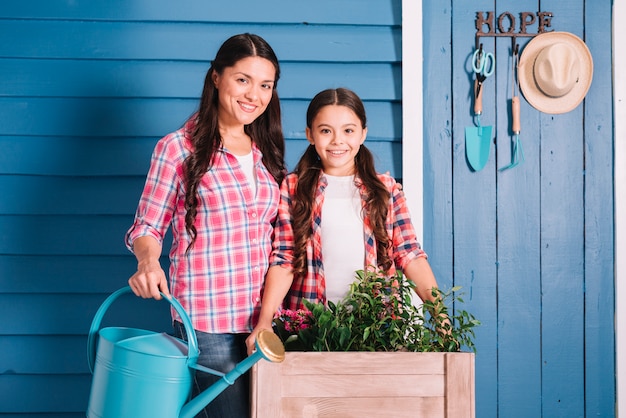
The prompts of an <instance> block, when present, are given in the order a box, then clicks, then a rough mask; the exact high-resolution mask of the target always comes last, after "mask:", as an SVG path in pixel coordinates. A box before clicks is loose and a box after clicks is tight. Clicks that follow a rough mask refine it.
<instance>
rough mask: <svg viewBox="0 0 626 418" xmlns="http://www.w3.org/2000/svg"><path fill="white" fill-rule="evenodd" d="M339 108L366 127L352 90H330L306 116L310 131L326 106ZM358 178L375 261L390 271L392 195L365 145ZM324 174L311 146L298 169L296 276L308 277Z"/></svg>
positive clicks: (358, 162)
mask: <svg viewBox="0 0 626 418" xmlns="http://www.w3.org/2000/svg"><path fill="white" fill-rule="evenodd" d="M330 105H337V106H345V107H347V108H349V109H351V110H352V111H353V112H354V114H355V115H356V116H357V117H358V118H359V120H360V121H361V127H362V128H365V127H366V126H367V120H366V116H365V107H364V106H363V102H362V101H361V99H360V98H359V96H357V95H356V93H354V92H353V91H351V90H348V89H345V88H338V89H328V90H324V91H322V92H320V93H318V94H317V95H316V96H315V97H314V98H313V100H311V103H310V104H309V108H308V109H307V113H306V126H307V127H308V128H309V129H311V128H312V127H313V120H314V119H315V117H316V116H317V114H318V113H319V111H320V110H321V109H322V108H323V107H324V106H330ZM354 163H355V169H356V172H355V175H356V176H357V177H359V178H360V179H361V181H362V182H363V185H364V186H365V188H366V190H367V198H366V202H365V213H364V215H367V216H369V217H370V220H371V224H372V229H373V231H374V237H375V238H376V257H377V262H378V267H380V268H382V269H384V270H385V271H388V270H389V268H390V267H391V265H392V262H391V260H390V258H389V255H388V249H389V245H390V242H389V236H388V235H387V229H386V228H385V223H386V219H387V208H388V205H389V199H390V192H389V190H387V187H385V185H384V184H383V182H382V181H380V179H379V178H378V175H377V172H376V168H375V166H374V157H373V155H372V153H371V152H370V150H368V149H367V147H366V146H365V145H361V147H360V149H359V152H358V153H357V154H356V156H355V157H354ZM322 170H323V167H322V163H321V161H320V158H319V156H318V154H317V152H316V151H315V146H314V145H309V147H308V148H307V149H306V151H305V152H304V154H303V155H302V157H301V158H300V161H298V164H297V166H296V168H295V170H294V171H295V172H296V173H297V175H298V185H297V187H296V191H295V196H294V205H293V223H294V231H293V235H294V241H295V242H294V262H293V271H294V275H305V274H306V269H307V260H306V242H307V240H308V239H309V237H310V236H311V234H312V233H313V230H312V213H313V202H314V200H315V189H316V187H317V182H318V179H319V175H320V171H322Z"/></svg>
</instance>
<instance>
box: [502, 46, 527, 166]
mask: <svg viewBox="0 0 626 418" xmlns="http://www.w3.org/2000/svg"><path fill="white" fill-rule="evenodd" d="M511 67H512V68H513V74H512V77H511V80H512V91H513V95H512V97H511V116H512V124H511V131H512V132H513V148H512V149H511V163H510V164H509V165H507V166H505V167H502V168H501V169H500V171H504V170H508V169H509V168H513V167H516V166H517V165H518V164H520V163H523V162H524V150H523V149H522V143H521V141H520V139H519V134H520V132H521V130H522V129H521V123H520V101H519V78H518V75H517V71H518V68H519V45H518V44H515V48H514V49H513V62H512V63H511Z"/></svg>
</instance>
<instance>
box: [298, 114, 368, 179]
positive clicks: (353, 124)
mask: <svg viewBox="0 0 626 418" xmlns="http://www.w3.org/2000/svg"><path fill="white" fill-rule="evenodd" d="M306 136H307V139H308V140H309V142H310V143H311V144H313V146H315V151H316V152H317V154H318V155H319V157H320V160H321V162H322V167H323V168H324V172H325V173H326V174H330V175H331V176H350V175H353V174H354V157H355V156H356V154H357V153H358V152H359V148H360V147H361V144H363V142H364V141H365V138H366V136H367V128H363V127H362V126H361V120H360V119H359V118H358V116H357V115H356V114H355V113H354V112H353V111H352V109H350V108H349V107H346V106H339V105H329V106H324V107H322V108H321V109H320V110H319V112H318V113H317V116H315V119H313V123H312V124H311V128H307V129H306Z"/></svg>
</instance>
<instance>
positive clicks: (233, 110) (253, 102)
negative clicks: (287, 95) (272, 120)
mask: <svg viewBox="0 0 626 418" xmlns="http://www.w3.org/2000/svg"><path fill="white" fill-rule="evenodd" d="M275 77H276V70H275V68H274V65H273V64H272V63H271V62H270V61H269V60H267V59H265V58H261V57H247V58H243V59H241V60H239V61H237V62H236V63H235V65H233V66H232V67H226V68H224V71H222V74H218V73H217V72H214V73H213V83H215V87H216V88H217V90H218V96H219V106H218V119H219V123H220V125H221V126H234V125H249V124H251V123H252V122H254V120H255V119H256V118H258V117H259V116H260V115H261V114H262V113H263V112H265V109H267V105H268V104H269V102H270V100H271V99H272V90H273V89H274V79H275Z"/></svg>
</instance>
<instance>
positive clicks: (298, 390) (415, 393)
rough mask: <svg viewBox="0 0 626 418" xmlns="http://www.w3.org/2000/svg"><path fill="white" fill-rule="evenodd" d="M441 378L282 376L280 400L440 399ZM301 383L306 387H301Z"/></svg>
mask: <svg viewBox="0 0 626 418" xmlns="http://www.w3.org/2000/svg"><path fill="white" fill-rule="evenodd" d="M444 379H445V378H444V376H443V375H409V374H399V375H396V374H368V373H367V371H364V372H363V373H362V374H360V375H357V374H342V373H341V370H337V371H336V372H335V373H333V374H327V373H323V372H319V373H316V371H315V369H314V368H312V369H311V372H310V373H307V374H301V375H286V374H283V376H282V389H281V396H283V397H287V398H291V397H302V396H307V394H313V393H314V394H315V396H316V397H322V398H352V397H388V396H408V397H432V396H443V393H444ZM303 380H305V381H306V382H307V383H306V385H303V384H302V382H303Z"/></svg>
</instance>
